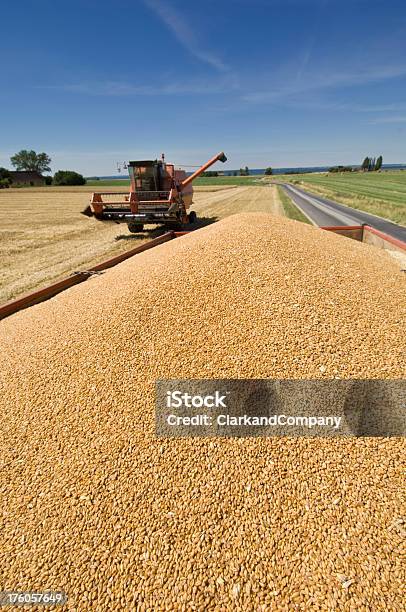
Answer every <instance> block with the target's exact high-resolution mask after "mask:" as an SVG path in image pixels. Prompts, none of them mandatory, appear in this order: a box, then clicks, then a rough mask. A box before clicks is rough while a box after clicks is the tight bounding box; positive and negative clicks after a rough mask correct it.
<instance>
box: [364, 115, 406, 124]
mask: <svg viewBox="0 0 406 612" xmlns="http://www.w3.org/2000/svg"><path fill="white" fill-rule="evenodd" d="M369 123H370V124H372V125H376V124H378V123H406V115H403V116H400V117H396V116H393V115H390V116H389V117H376V118H375V119H372V120H371V121H369Z"/></svg>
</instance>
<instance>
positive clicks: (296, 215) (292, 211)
mask: <svg viewBox="0 0 406 612" xmlns="http://www.w3.org/2000/svg"><path fill="white" fill-rule="evenodd" d="M278 193H279V198H280V200H281V202H282V206H283V210H284V211H285V214H286V216H287V217H289V219H294V220H295V221H301V222H302V223H308V224H309V225H311V223H310V221H309V219H308V218H307V217H305V215H304V214H303V213H302V211H301V210H299V208H298V207H297V206H296V204H294V203H293V202H292V200H291V199H290V197H289V196H288V195H287V194H286V193H285V190H284V189H283V187H280V186H279V185H278Z"/></svg>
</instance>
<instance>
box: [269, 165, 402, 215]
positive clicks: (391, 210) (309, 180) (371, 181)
mask: <svg viewBox="0 0 406 612" xmlns="http://www.w3.org/2000/svg"><path fill="white" fill-rule="evenodd" d="M272 178H273V180H277V181H283V182H291V183H295V184H296V185H298V186H301V187H303V188H304V189H308V190H309V191H313V192H314V193H317V194H320V195H324V196H326V197H327V198H331V199H332V200H337V201H338V202H342V203H343V204H347V205H348V206H352V207H353V208H358V209H360V210H365V211H366V212H369V213H372V214H374V215H379V216H380V217H385V218H386V219H391V220H392V221H395V222H396V223H402V224H406V172H405V171H401V170H400V171H394V172H366V173H362V172H354V173H343V174H327V173H323V174H280V175H276V176H273V177H272Z"/></svg>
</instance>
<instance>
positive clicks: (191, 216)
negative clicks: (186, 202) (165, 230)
mask: <svg viewBox="0 0 406 612" xmlns="http://www.w3.org/2000/svg"><path fill="white" fill-rule="evenodd" d="M196 221H197V214H196V212H195V211H194V210H191V211H190V213H189V223H196Z"/></svg>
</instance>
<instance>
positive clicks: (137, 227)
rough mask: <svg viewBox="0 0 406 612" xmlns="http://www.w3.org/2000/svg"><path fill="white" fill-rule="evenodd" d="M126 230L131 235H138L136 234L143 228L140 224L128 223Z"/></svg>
mask: <svg viewBox="0 0 406 612" xmlns="http://www.w3.org/2000/svg"><path fill="white" fill-rule="evenodd" d="M128 229H129V231H130V232H131V233H132V234H138V232H142V230H143V229H144V226H143V224H142V223H129V224H128Z"/></svg>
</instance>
